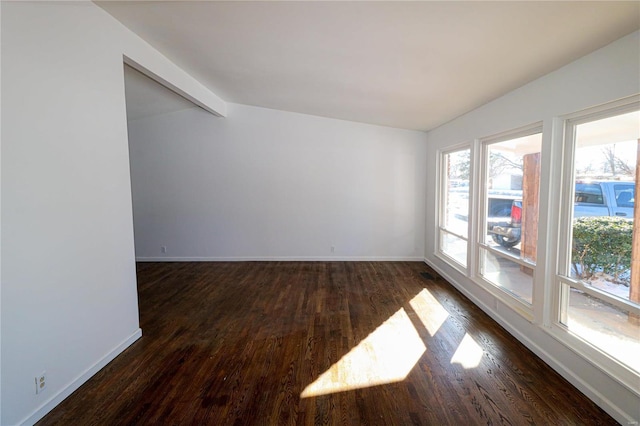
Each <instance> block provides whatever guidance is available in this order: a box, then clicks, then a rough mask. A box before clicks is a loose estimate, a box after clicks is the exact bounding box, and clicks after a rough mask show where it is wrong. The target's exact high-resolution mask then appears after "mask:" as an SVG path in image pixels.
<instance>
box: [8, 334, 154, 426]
mask: <svg viewBox="0 0 640 426" xmlns="http://www.w3.org/2000/svg"><path fill="white" fill-rule="evenodd" d="M140 337H142V329H140V328H138V329H137V330H136V331H134V332H133V334H131V335H130V336H129V337H127V338H126V339H125V340H124V341H122V342H121V343H120V344H119V345H117V346H116V347H115V348H113V349H112V350H111V351H109V352H108V353H107V354H106V355H105V356H103V357H102V358H100V359H99V360H98V361H97V362H96V363H95V364H93V365H92V366H90V367H89V368H87V369H86V370H85V371H84V372H82V373H81V374H80V375H79V376H78V377H77V378H76V379H75V380H73V381H72V382H71V383H69V384H68V385H67V386H65V387H64V388H62V389H61V390H60V391H59V392H58V393H57V394H55V395H54V396H52V397H51V398H49V400H48V401H47V402H45V403H44V404H42V405H41V406H40V407H39V408H37V409H36V410H35V411H34V412H33V413H31V414H30V415H29V416H27V417H26V418H24V419H23V420H22V421H20V422H19V423H18V424H19V425H33V424H35V423H36V422H37V421H38V420H40V419H42V418H43V417H44V416H45V415H46V414H47V413H49V412H50V411H51V410H53V409H54V408H55V407H56V406H57V405H58V404H60V403H61V402H62V401H63V400H64V399H65V398H66V397H68V396H69V395H71V394H72V393H73V392H75V391H76V390H77V389H78V388H79V387H80V386H82V385H83V384H84V383H85V382H87V381H88V380H89V379H90V378H91V377H92V376H93V375H94V374H96V373H97V372H98V371H100V370H101V369H102V368H103V367H104V366H105V365H107V364H109V363H110V362H111V361H113V360H114V359H115V357H117V356H118V355H120V354H121V353H122V352H123V351H124V350H125V349H127V348H128V347H129V346H131V344H133V342H135V341H136V340H138V339H139V338H140Z"/></svg>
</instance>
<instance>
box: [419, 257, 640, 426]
mask: <svg viewBox="0 0 640 426" xmlns="http://www.w3.org/2000/svg"><path fill="white" fill-rule="evenodd" d="M424 263H426V264H427V265H428V266H429V267H431V268H433V269H434V270H435V271H436V272H437V273H438V274H440V275H441V276H442V277H444V278H445V279H446V280H447V282H448V283H449V284H451V285H452V286H453V287H455V288H456V289H457V290H458V291H460V292H461V293H462V294H464V295H465V296H466V297H467V298H468V299H469V300H471V301H472V302H473V303H474V304H475V305H476V306H478V307H479V308H480V309H482V311H483V312H485V313H486V314H487V315H489V316H490V317H491V318H492V319H493V320H495V321H496V322H497V323H498V324H500V325H501V326H502V327H503V328H504V329H505V330H507V331H508V332H509V333H510V334H511V335H512V336H514V337H515V338H516V339H518V341H520V342H521V343H522V344H523V345H525V346H526V347H527V348H529V349H530V350H531V351H532V352H533V353H535V354H536V355H537V356H538V357H540V359H542V360H543V361H544V362H545V363H547V365H549V366H550V367H551V368H553V369H554V370H555V371H556V372H557V373H558V374H560V375H561V376H562V377H564V378H565V379H566V380H567V381H568V382H569V383H571V384H572V385H573V386H575V387H576V388H577V389H578V390H579V391H580V392H582V393H583V394H585V395H586V396H587V397H588V398H589V399H591V400H592V401H593V402H595V403H596V404H597V405H598V406H599V407H600V408H602V409H603V410H604V411H606V412H607V413H608V414H609V415H610V416H611V417H613V418H614V419H615V420H616V421H617V422H619V423H620V424H621V425H628V426H632V425H637V424H638V423H637V422H636V421H635V420H634V419H633V417H631V416H630V415H629V413H626V412H625V411H624V410H622V409H621V408H620V407H618V406H617V405H616V404H615V403H614V402H613V401H612V400H610V399H609V398H608V397H607V396H605V395H603V394H602V393H601V392H599V391H598V390H596V389H595V388H593V386H591V385H590V384H589V383H587V382H585V381H584V380H582V378H581V377H580V376H579V375H578V374H576V373H575V372H574V371H573V370H571V369H570V368H568V367H567V366H566V365H565V364H564V363H562V362H560V361H559V360H558V359H557V358H556V357H554V356H553V355H552V354H550V353H549V352H548V351H547V350H545V349H544V348H542V347H541V346H540V345H538V344H537V343H536V342H535V341H533V340H531V339H529V337H527V336H526V335H525V334H523V333H522V332H521V331H520V330H518V329H516V328H514V327H513V326H512V325H511V323H510V322H509V321H507V320H505V319H504V317H502V316H501V315H500V314H499V313H498V312H497V311H495V310H494V309H492V308H491V307H490V306H487V305H486V304H484V303H482V302H481V301H480V299H478V298H477V297H476V296H475V295H474V294H473V293H471V292H469V290H468V289H467V288H465V287H464V286H462V285H460V284H458V283H457V282H456V281H455V280H454V279H453V278H452V277H451V276H450V275H449V274H447V273H446V272H445V271H443V270H442V269H441V268H439V267H438V266H437V265H435V264H433V262H431V261H429V259H427V258H424Z"/></svg>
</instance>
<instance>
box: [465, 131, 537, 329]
mask: <svg viewBox="0 0 640 426" xmlns="http://www.w3.org/2000/svg"><path fill="white" fill-rule="evenodd" d="M536 133H540V134H542V138H543V143H542V145H541V149H542V148H543V147H544V133H543V122H542V121H538V122H535V123H532V124H529V125H527V126H523V127H520V128H517V129H513V130H509V131H506V132H502V133H498V134H495V135H492V136H487V137H483V138H480V139H479V140H478V149H479V152H480V166H479V167H478V169H479V176H478V182H479V183H478V185H477V187H478V191H477V192H478V194H477V199H478V202H477V205H478V208H477V209H475V210H474V211H477V212H480V214H478V215H475V218H474V221H473V222H474V242H475V244H474V247H473V249H472V252H473V270H472V279H473V281H474V282H475V283H476V284H478V285H480V286H481V287H482V288H484V289H485V290H486V291H488V292H489V293H491V294H492V295H493V296H494V297H496V298H497V299H499V300H500V301H501V302H502V303H504V304H505V305H507V306H509V307H510V308H512V309H513V310H514V311H516V312H517V313H518V314H520V315H521V316H523V317H524V318H526V319H527V320H529V321H531V322H533V320H534V306H536V291H535V288H536V286H537V284H536V283H537V282H538V280H539V278H538V277H539V275H541V274H540V271H539V268H538V266H537V263H539V261H538V262H536V264H534V263H532V262H529V261H527V260H524V259H521V258H518V257H515V256H513V255H509V254H508V253H504V252H502V251H500V250H496V249H494V248H493V247H491V246H489V245H488V244H486V243H484V238H485V234H486V232H487V217H486V215H487V213H486V212H487V210H488V206H487V203H488V201H487V200H488V187H487V182H488V179H487V177H488V169H489V146H490V145H493V144H496V143H500V142H504V141H508V140H511V139H517V138H520V137H525V136H530V135H534V134H536ZM538 208H539V206H538ZM482 250H486V251H488V252H489V253H491V254H493V255H495V256H499V257H502V258H505V259H507V260H509V261H512V262H514V263H516V264H518V265H521V266H526V267H528V268H531V269H533V277H532V283H533V285H532V287H533V288H532V290H531V293H532V294H531V304H529V303H527V302H525V301H523V300H521V299H520V298H518V297H516V296H515V295H513V294H511V293H510V292H509V291H507V290H506V289H504V288H501V287H500V286H498V285H496V284H494V283H491V282H490V281H488V280H487V279H486V278H484V277H483V276H482V274H481V270H482V265H483V260H482Z"/></svg>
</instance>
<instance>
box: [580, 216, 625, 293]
mask: <svg viewBox="0 0 640 426" xmlns="http://www.w3.org/2000/svg"><path fill="white" fill-rule="evenodd" d="M632 241H633V222H631V221H629V220H626V219H623V218H619V217H608V216H595V217H581V218H578V219H576V220H574V222H573V252H572V257H571V261H572V262H573V267H574V270H575V271H576V273H577V274H578V276H579V277H580V278H581V279H584V280H587V279H589V278H591V277H592V276H593V274H594V273H596V272H604V273H605V274H608V275H610V276H612V277H613V280H614V281H615V282H618V283H620V282H622V281H621V280H620V274H621V273H624V272H627V271H628V270H629V269H630V268H631V249H632Z"/></svg>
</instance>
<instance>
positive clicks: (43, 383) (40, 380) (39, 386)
mask: <svg viewBox="0 0 640 426" xmlns="http://www.w3.org/2000/svg"><path fill="white" fill-rule="evenodd" d="M35 380H36V394H38V393H41V392H42V391H44V390H45V389H46V388H47V372H46V371H43V372H42V373H40V374H39V375H37V376H36V377H35Z"/></svg>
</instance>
